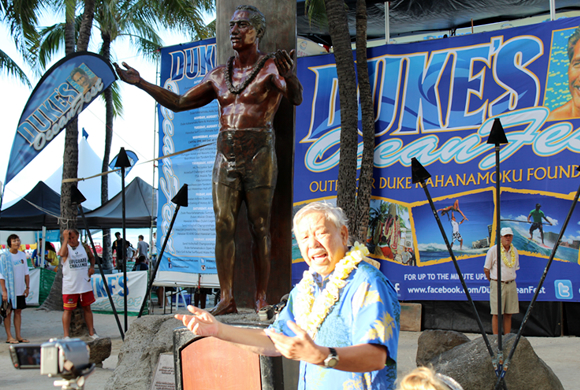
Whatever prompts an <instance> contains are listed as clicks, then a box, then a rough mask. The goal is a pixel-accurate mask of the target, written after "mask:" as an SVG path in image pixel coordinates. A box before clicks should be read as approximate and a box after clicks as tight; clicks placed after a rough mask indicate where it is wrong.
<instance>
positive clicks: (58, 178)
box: [45, 137, 121, 214]
mask: <svg viewBox="0 0 580 390" xmlns="http://www.w3.org/2000/svg"><path fill="white" fill-rule="evenodd" d="M102 165H103V159H102V157H99V156H98V155H97V153H96V152H95V151H94V150H93V148H91V145H89V143H88V142H87V139H86V137H82V138H81V140H80V141H79V164H78V168H77V177H79V178H86V177H90V176H93V175H96V174H99V173H101V169H102ZM45 182H46V184H47V185H48V186H49V187H50V188H52V189H53V190H55V191H56V192H57V193H60V187H61V184H62V164H61V165H60V166H59V167H58V168H57V169H56V170H55V171H54V172H53V173H52V175H50V176H49V177H48V179H46V180H45ZM77 187H78V189H79V191H80V192H81V193H82V194H83V195H84V196H85V198H87V200H86V201H85V202H84V203H83V206H84V207H86V208H89V209H91V210H94V209H96V208H97V207H99V206H101V177H94V178H92V179H89V180H81V181H79V182H78V184H77ZM119 191H121V176H120V175H119V174H117V173H111V174H109V196H108V199H111V197H113V196H114V195H116V194H117V193H119ZM59 214H60V213H59Z"/></svg>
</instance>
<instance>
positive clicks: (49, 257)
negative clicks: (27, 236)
mask: <svg viewBox="0 0 580 390" xmlns="http://www.w3.org/2000/svg"><path fill="white" fill-rule="evenodd" d="M41 250H42V238H40V239H39V240H38V247H37V248H36V249H35V250H34V252H32V259H33V260H34V267H36V268H38V267H40V266H41V264H42V261H41V259H40V255H39V253H40V251H41ZM57 267H58V256H57V255H56V249H55V248H54V245H52V243H51V242H50V241H46V243H45V248H44V268H46V269H49V270H51V271H56V270H57Z"/></svg>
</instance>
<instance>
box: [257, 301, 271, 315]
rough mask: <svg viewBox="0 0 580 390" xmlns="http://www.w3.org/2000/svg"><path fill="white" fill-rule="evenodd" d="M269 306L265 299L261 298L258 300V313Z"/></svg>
mask: <svg viewBox="0 0 580 390" xmlns="http://www.w3.org/2000/svg"><path fill="white" fill-rule="evenodd" d="M266 306H268V302H266V299H265V298H262V297H259V298H258V299H256V313H257V312H259V311H260V309H261V308H263V307H266Z"/></svg>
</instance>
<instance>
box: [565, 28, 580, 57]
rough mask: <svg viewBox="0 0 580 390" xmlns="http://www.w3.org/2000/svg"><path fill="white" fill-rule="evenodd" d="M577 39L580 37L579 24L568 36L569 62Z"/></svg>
mask: <svg viewBox="0 0 580 390" xmlns="http://www.w3.org/2000/svg"><path fill="white" fill-rule="evenodd" d="M578 39H580V26H578V27H577V28H576V30H574V32H573V33H572V35H570V38H568V61H570V62H572V58H573V57H574V47H576V43H578Z"/></svg>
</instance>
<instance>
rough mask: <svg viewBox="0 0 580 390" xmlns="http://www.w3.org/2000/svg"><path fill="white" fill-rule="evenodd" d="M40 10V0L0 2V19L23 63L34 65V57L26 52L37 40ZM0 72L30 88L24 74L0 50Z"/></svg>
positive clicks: (5, 0)
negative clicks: (4, 24) (8, 30)
mask: <svg viewBox="0 0 580 390" xmlns="http://www.w3.org/2000/svg"><path fill="white" fill-rule="evenodd" d="M41 8H42V5H41V1H40V0H13V1H8V0H0V18H1V19H2V20H3V21H4V22H5V23H7V25H8V27H9V29H10V35H11V36H12V38H13V39H14V43H15V44H16V48H17V49H18V51H19V52H20V53H21V55H22V56H23V59H24V60H25V62H27V63H29V64H33V63H34V55H33V54H32V53H31V52H30V51H29V50H28V48H29V47H31V46H33V45H34V43H35V42H36V39H37V33H36V25H37V24H38V18H37V15H38V13H39V12H40V10H41ZM0 72H2V73H3V74H5V75H8V76H14V77H16V78H17V79H18V80H20V81H22V82H23V83H24V84H26V85H27V86H28V87H29V88H30V87H32V85H31V83H30V80H29V79H28V77H27V76H26V73H24V71H23V70H22V69H21V68H20V66H18V64H17V63H16V62H15V61H14V60H13V59H12V58H11V57H10V56H9V55H8V54H6V52H5V51H3V50H2V49H0Z"/></svg>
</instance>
